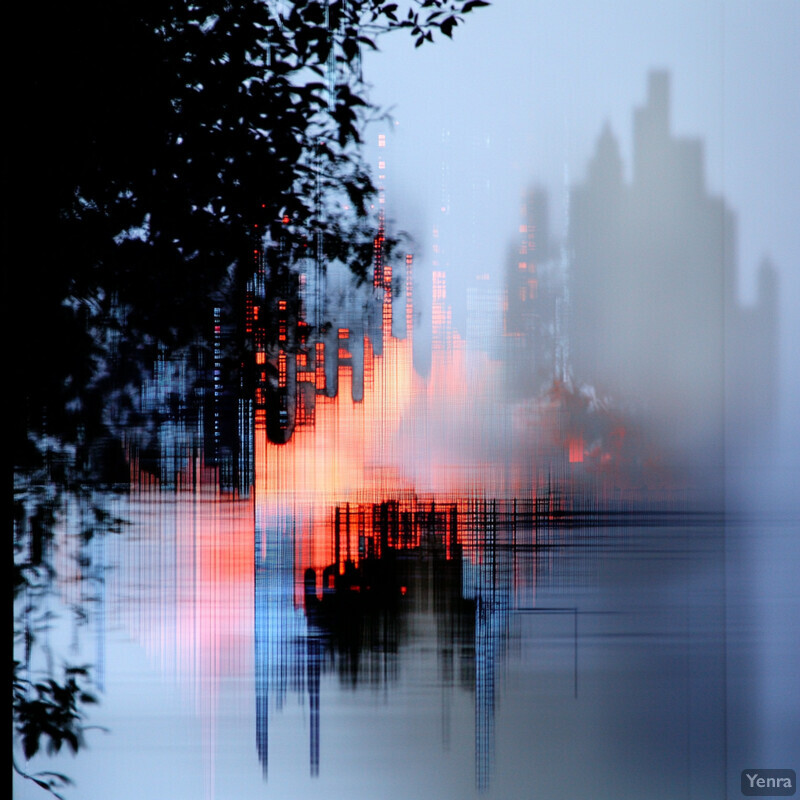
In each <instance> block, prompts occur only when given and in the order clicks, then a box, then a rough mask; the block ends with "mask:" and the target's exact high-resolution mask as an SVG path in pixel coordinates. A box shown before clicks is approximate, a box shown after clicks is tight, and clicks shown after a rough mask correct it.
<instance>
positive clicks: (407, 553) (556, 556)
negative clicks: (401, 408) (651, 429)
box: [20, 490, 725, 798]
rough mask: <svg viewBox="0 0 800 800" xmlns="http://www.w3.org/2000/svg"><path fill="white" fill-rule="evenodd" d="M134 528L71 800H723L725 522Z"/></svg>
mask: <svg viewBox="0 0 800 800" xmlns="http://www.w3.org/2000/svg"><path fill="white" fill-rule="evenodd" d="M126 510H127V512H128V513H129V514H131V516H132V518H133V519H135V523H134V525H133V529H132V530H131V531H130V532H129V533H128V535H127V536H126V537H125V538H124V539H123V538H116V539H112V540H110V541H109V546H108V548H107V551H106V552H105V553H102V554H100V553H98V554H97V558H98V563H97V564H96V565H95V568H96V569H100V570H102V569H105V570H106V574H107V576H108V577H107V580H106V581H105V584H104V587H103V603H102V611H101V609H100V606H98V607H96V608H95V610H94V611H93V613H97V614H100V613H102V614H103V619H102V626H101V628H99V629H96V634H95V636H96V638H95V642H97V641H100V640H103V641H105V642H106V644H105V652H101V651H100V650H98V651H97V652H98V654H99V656H100V660H101V662H102V663H101V666H102V667H103V668H104V669H105V672H106V673H107V674H108V675H109V678H108V683H109V689H108V692H107V694H106V696H105V697H104V700H103V705H102V706H101V707H100V709H99V714H98V717H99V719H98V722H102V721H103V720H108V724H109V725H110V727H112V729H113V731H112V733H111V734H110V735H108V736H101V735H97V736H94V737H92V739H91V748H90V750H89V751H87V752H86V753H85V754H82V755H81V757H80V758H79V759H77V760H76V761H75V762H73V763H71V764H70V771H71V773H72V774H73V776H74V778H75V779H76V781H77V782H78V786H79V787H80V796H83V797H101V796H107V794H106V792H107V789H108V786H109V785H110V783H109V781H110V779H111V776H112V775H113V776H114V778H113V780H114V782H115V785H118V786H119V791H118V792H117V793H116V794H115V795H114V796H115V797H120V798H124V797H142V796H147V797H168V796H169V797H197V796H203V795H204V796H206V797H218V798H224V797H230V796H232V795H233V796H239V797H256V796H264V794H265V793H266V795H267V796H281V797H286V796H292V797H301V796H308V795H311V794H316V793H321V794H323V795H325V796H334V797H345V796H352V795H357V796H378V797H400V796H408V795H413V796H420V797H423V796H437V797H454V798H455V797H462V796H471V795H473V794H482V795H485V796H487V797H522V796H526V797H527V796H537V795H541V796H545V797H554V796H564V797H590V796H591V797H609V798H611V797H615V798H626V797H631V798H633V797H642V796H647V797H653V798H676V797H698V798H700V797H702V798H712V797H723V796H724V795H725V792H724V784H725V773H724V769H725V765H724V755H725V698H724V675H725V661H724V652H725V651H724V645H725V642H724V625H723V623H724V615H723V610H724V592H723V589H724V587H723V580H722V567H721V564H722V560H721V553H722V542H723V537H722V527H721V525H720V524H718V523H717V522H716V521H713V520H705V519H703V518H687V517H675V518H667V517H665V516H664V515H654V516H652V517H648V516H647V515H644V514H640V515H636V514H633V513H631V514H627V515H618V516H617V517H615V518H611V519H605V518H603V517H602V515H599V514H597V513H596V512H591V513H586V514H584V513H580V512H579V511H575V512H574V513H571V514H569V515H558V514H554V513H552V510H551V509H549V508H544V507H543V504H541V503H540V505H539V508H538V509H537V507H536V505H535V504H528V505H526V506H525V505H523V504H522V503H517V504H516V507H515V504H514V503H513V501H512V502H507V503H499V502H496V501H477V500H471V501H468V500H462V501H459V502H449V503H448V502H432V501H425V500H422V499H419V498H405V499H403V500H394V501H386V502H383V503H378V504H372V503H361V504H350V505H347V504H345V505H344V506H336V507H335V508H333V509H329V508H328V509H325V508H318V507H313V506H310V505H304V504H302V503H296V504H294V505H293V506H290V505H287V504H283V505H278V504H276V503H274V502H273V501H272V500H270V499H269V498H268V497H267V496H266V495H265V494H264V493H256V495H255V499H254V500H246V501H232V500H229V499H225V498H224V497H220V496H218V495H216V493H215V492H212V491H208V490H206V491H202V490H199V491H196V492H191V491H180V492H178V493H175V494H173V493H167V494H164V493H160V492H153V491H152V490H141V491H140V492H139V493H138V494H136V495H134V496H133V497H132V498H131V501H130V506H129V508H127V509H126ZM254 518H255V521H256V522H255V529H253V524H252V521H253V519H254ZM253 530H255V537H253ZM312 533H313V536H314V540H313V546H311V541H312V540H311V534H312ZM141 654H144V657H142V655H141ZM137 734H138V738H137ZM520 787H526V789H525V791H524V792H523V791H522V790H521V788H520ZM20 788H21V790H26V787H20ZM201 792H202V795H201ZM531 793H533V794H531Z"/></svg>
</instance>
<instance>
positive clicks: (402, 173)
mask: <svg viewBox="0 0 800 800" xmlns="http://www.w3.org/2000/svg"><path fill="white" fill-rule="evenodd" d="M798 31H800V6H798V4H796V3H793V2H768V3H759V4H755V3H744V2H706V3H702V4H692V3H682V2H675V3H669V4H666V5H661V4H658V5H657V4H654V3H646V4H637V3H615V4H613V6H612V5H609V4H597V3H591V2H570V3H569V4H567V5H564V4H554V3H511V2H508V1H506V2H503V0H500V1H499V2H495V3H494V4H493V5H492V6H491V7H488V8H482V9H479V10H478V11H476V12H475V13H474V14H472V15H469V16H468V18H467V19H466V24H465V25H463V26H459V27H458V28H456V30H455V33H454V39H453V41H452V42H451V41H447V40H444V41H442V42H440V43H439V44H438V45H437V46H435V47H428V48H426V47H423V48H420V49H419V50H417V51H416V52H414V48H413V46H412V45H410V44H409V43H407V42H404V41H402V40H399V41H391V40H386V41H385V42H382V43H381V46H382V51H381V52H380V53H379V54H377V55H376V56H371V55H370V56H368V57H366V58H365V64H364V70H365V76H366V78H367V80H368V81H369V82H370V83H371V84H372V85H373V91H372V99H373V100H374V101H376V102H377V103H378V104H380V105H381V106H383V107H385V108H389V109H390V111H391V114H392V117H393V121H394V124H393V125H392V127H393V128H394V132H393V135H391V134H390V135H389V136H387V151H386V158H387V178H386V208H387V216H388V217H389V219H390V220H393V221H394V223H395V224H396V226H397V228H398V229H402V230H407V231H409V233H411V235H412V237H413V239H414V241H415V246H414V250H415V263H416V264H417V265H418V266H417V268H416V269H417V272H416V274H417V275H420V276H421V275H422V274H423V271H424V270H430V268H431V260H432V257H431V250H432V231H433V229H434V228H436V229H437V230H438V231H439V239H440V247H441V253H442V260H443V261H444V263H443V264H442V265H441V267H442V268H444V269H445V270H446V272H447V274H448V289H449V288H450V287H451V286H453V287H454V288H455V287H456V286H457V285H458V284H459V283H466V282H467V281H471V280H472V279H474V277H475V275H476V274H480V273H487V272H488V273H490V274H491V275H492V276H493V277H497V278H499V277H500V276H501V275H502V270H503V269H504V264H505V260H506V258H507V252H508V248H509V246H510V245H513V243H514V240H515V239H514V237H515V235H516V233H517V229H518V225H519V222H520V213H519V208H520V205H521V203H522V202H523V199H524V196H525V193H526V192H527V191H528V190H529V189H530V188H531V187H532V186H534V185H541V186H543V187H544V188H545V189H546V190H547V192H548V193H549V197H550V203H549V207H550V216H551V222H550V230H551V236H552V238H553V239H554V240H556V241H557V242H561V241H563V240H564V237H565V229H566V224H567V217H568V215H569V207H568V196H569V191H571V190H572V188H573V187H575V186H576V185H578V184H580V183H582V182H583V180H584V178H585V177H586V174H587V168H588V165H589V162H590V159H591V156H592V154H593V153H594V151H595V148H596V146H597V142H598V139H599V137H600V135H601V132H602V131H603V129H604V127H605V126H606V124H607V125H608V126H610V129H611V131H612V132H613V134H614V136H615V138H616V139H617V141H618V143H619V147H620V155H621V159H622V168H623V178H624V179H625V180H626V181H630V180H631V178H632V172H633V139H632V136H633V111H634V108H636V107H641V106H642V105H643V103H644V101H645V99H646V93H647V76H648V74H649V73H650V72H651V71H652V70H654V69H660V70H665V71H667V72H668V73H669V74H670V80H671V133H672V134H673V135H674V136H677V137H679V138H689V139H694V140H696V141H699V142H701V148H702V154H703V159H704V172H705V183H706V186H707V189H708V192H709V194H710V195H712V196H717V197H721V198H722V199H723V200H724V201H725V203H726V205H727V206H728V207H729V208H730V209H731V211H732V212H733V227H734V230H733V237H732V242H733V246H734V247H735V248H736V252H735V253H734V254H733V259H732V260H733V262H734V263H735V264H736V265H737V266H738V273H739V276H738V280H737V284H738V295H739V299H740V302H742V303H744V304H745V305H748V304H750V303H752V302H753V301H754V300H755V297H756V282H757V273H758V268H759V266H760V264H761V263H762V261H763V260H764V259H765V258H768V259H769V260H770V261H771V262H772V264H773V265H774V266H775V269H776V270H777V273H778V276H779V305H780V348H779V359H780V365H779V392H780V398H779V417H780V424H779V430H780V436H779V438H778V439H777V442H778V452H777V453H776V454H773V455H777V456H778V461H779V463H780V464H781V465H782V467H783V468H784V470H785V469H786V468H787V467H789V468H790V472H793V471H795V470H796V469H797V456H796V446H797V443H798V442H800V422H799V421H798V420H797V419H796V417H797V414H796V409H797V408H800V368H799V367H798V363H797V362H798V359H797V358H796V355H795V353H796V352H797V351H798V349H799V348H800V319H798V318H797V315H796V314H795V313H794V309H795V308H796V307H797V302H798V299H800V274H798V264H800V227H798V226H797V225H796V222H795V220H796V217H797V211H798V200H797V196H796V187H797V186H798V185H800V160H798V159H797V157H796V155H797V142H800V102H798V99H799V98H800V77H799V76H800V71H799V70H797V61H798V59H797V56H798V44H797V42H798V35H797V34H798ZM389 127H390V126H389V125H387V124H382V125H381V124H376V125H375V126H373V127H372V128H371V129H370V135H369V137H368V151H369V152H368V158H370V159H371V160H373V161H374V160H376V159H377V148H375V147H374V145H375V144H376V142H377V133H378V132H379V130H380V131H386V130H388V129H389ZM373 134H374V135H373ZM453 296H454V297H456V298H457V297H458V292H457V291H454V292H453ZM454 318H455V319H456V320H458V319H459V312H458V310H456V311H455V313H454ZM768 458H769V460H770V461H771V460H772V456H771V455H769V456H768ZM787 480H791V479H790V478H789V477H788V476H787ZM787 488H788V486H784V491H782V492H781V493H780V494H781V499H782V500H789V499H790V495H789V493H788V492H787V491H785V490H786V489H787ZM792 502H794V501H793V500H792Z"/></svg>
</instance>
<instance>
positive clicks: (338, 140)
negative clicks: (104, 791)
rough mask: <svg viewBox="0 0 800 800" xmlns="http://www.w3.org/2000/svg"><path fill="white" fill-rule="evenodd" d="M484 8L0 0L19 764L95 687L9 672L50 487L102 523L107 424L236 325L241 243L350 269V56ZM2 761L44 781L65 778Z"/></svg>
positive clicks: (354, 198)
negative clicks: (216, 322)
mask: <svg viewBox="0 0 800 800" xmlns="http://www.w3.org/2000/svg"><path fill="white" fill-rule="evenodd" d="M484 5H488V4H487V3H485V2H482V1H480V0H406V2H404V3H402V4H399V3H387V2H384V0H327V2H320V1H318V0H244V1H243V2H240V3H231V2H228V0H195V2H186V0H118V2H114V3H106V2H100V0H78V2H76V3H71V4H63V3H61V4H56V5H54V6H49V7H48V8H47V9H45V10H43V9H42V8H41V6H38V5H36V4H30V3H16V4H14V5H13V6H12V8H11V9H10V10H9V12H8V20H7V26H8V30H9V31H13V36H14V39H15V43H16V48H15V53H16V54H18V55H15V56H14V59H15V60H13V61H12V60H11V57H9V56H7V58H9V60H8V61H7V63H6V70H7V74H9V75H13V81H11V86H10V87H9V94H10V98H9V104H10V107H11V109H12V114H11V118H10V123H9V124H8V125H7V127H8V133H9V139H8V142H7V145H6V148H5V157H4V173H5V178H6V181H5V183H6V187H7V188H6V204H5V207H6V209H5V215H4V228H5V241H6V247H7V251H8V258H7V264H8V265H9V266H8V268H7V269H6V271H5V296H6V298H7V302H8V312H9V313H8V315H7V324H8V328H9V331H10V334H11V338H10V341H11V343H12V346H11V348H10V349H11V381H10V385H11V386H12V387H13V388H12V420H11V440H12V441H11V444H12V448H11V449H12V462H13V465H14V470H15V498H14V519H13V527H14V565H15V578H14V586H15V601H16V602H17V603H18V604H19V605H21V606H24V607H22V608H21V609H20V608H19V607H18V613H17V615H16V617H15V639H17V641H18V642H19V641H22V642H24V646H23V649H24V655H23V656H22V660H21V661H20V662H19V663H18V664H17V663H15V671H14V682H13V709H14V727H15V734H16V736H17V738H18V740H19V741H20V742H21V744H22V748H23V751H24V755H25V757H26V758H27V757H30V756H32V755H33V754H35V753H36V752H37V751H38V750H39V749H40V746H41V745H42V744H44V745H45V747H46V748H47V749H49V750H51V751H53V752H58V751H59V750H60V749H61V747H62V746H63V745H64V744H66V745H67V746H68V747H69V748H70V749H72V750H73V751H74V752H76V751H77V750H78V749H79V748H80V747H81V745H82V733H83V731H84V730H86V728H85V726H83V722H82V720H83V710H82V706H83V705H84V704H86V703H91V702H94V697H93V696H92V695H91V694H89V693H88V692H86V691H85V690H84V689H83V688H82V687H81V684H80V681H79V679H80V678H83V679H84V680H86V679H88V675H87V673H86V671H85V669H84V668H67V669H66V672H65V675H64V680H63V681H62V682H59V681H56V680H55V679H54V678H52V677H50V678H46V679H44V680H43V681H41V682H38V683H32V682H31V681H27V680H23V679H22V678H19V677H18V675H19V670H18V667H19V668H20V670H21V669H27V668H28V667H29V665H30V663H31V651H32V649H33V648H34V646H35V643H36V637H35V636H34V634H33V627H34V626H33V624H32V622H31V620H32V619H34V618H35V616H36V614H37V613H38V609H39V606H38V603H39V601H40V600H41V598H42V597H43V596H44V595H45V594H46V593H47V592H48V591H49V587H50V585H51V583H52V581H53V580H54V579H55V578H56V577H57V576H56V573H55V570H54V567H53V563H52V560H51V557H50V551H51V544H52V538H53V534H54V527H55V525H56V522H57V520H58V518H59V515H60V514H61V513H62V511H63V508H64V503H65V497H67V496H75V497H78V498H80V499H81V502H83V503H84V505H85V507H86V508H88V509H90V511H89V513H88V515H87V516H88V518H89V523H88V524H87V527H86V529H85V530H84V531H83V533H82V536H83V537H84V539H85V540H86V541H88V540H89V539H90V538H91V537H92V535H94V534H95V533H96V532H98V531H103V530H118V529H119V527H120V524H121V522H120V520H117V519H116V518H113V517H111V516H109V514H108V512H107V511H105V510H104V509H103V508H102V505H96V504H95V503H94V500H93V499H92V492H93V490H95V489H107V488H114V487H115V486H119V485H120V484H124V483H125V481H126V476H127V471H126V465H125V462H124V456H123V451H122V448H121V444H120V441H119V439H118V437H117V435H116V433H118V431H116V430H115V428H116V427H117V426H118V425H120V424H124V423H127V422H130V421H136V403H135V397H136V389H137V387H138V385H139V383H140V381H141V379H142V377H143V376H144V375H146V374H147V372H148V371H149V370H150V368H151V367H152V364H153V361H154V359H155V357H156V354H157V353H158V352H164V351H167V352H169V353H179V352H181V351H182V350H186V349H187V348H190V347H199V348H201V349H202V348H205V347H207V346H208V343H207V337H208V335H209V334H210V332H211V327H212V323H211V320H212V314H213V309H214V308H222V309H223V310H224V311H225V313H226V314H227V318H228V321H229V322H231V321H232V322H233V323H234V324H235V323H236V322H237V319H236V310H237V309H239V308H241V307H242V302H241V301H242V296H243V292H244V287H245V285H246V280H247V277H248V275H249V271H250V269H251V267H252V253H253V249H254V245H256V246H260V247H265V248H268V249H269V250H270V258H271V259H272V260H273V263H272V264H271V270H270V275H271V277H272V279H274V280H275V281H276V282H278V283H279V284H280V288H281V291H282V292H285V291H286V290H287V287H288V288H289V289H292V288H293V287H296V280H293V275H292V265H293V263H295V261H296V260H297V258H298V256H299V255H302V254H304V252H305V249H306V248H307V247H308V246H309V243H313V244H314V246H315V248H316V252H318V253H320V255H321V258H322V259H323V261H324V262H325V261H329V260H331V259H338V260H339V261H342V262H344V263H345V264H347V265H348V266H349V267H350V268H351V270H352V271H353V272H354V274H356V275H357V276H359V277H360V278H362V279H363V278H364V277H365V276H366V269H367V266H368V264H369V263H370V258H371V253H372V238H373V236H374V230H373V228H374V225H375V223H374V220H372V219H371V218H370V216H369V214H368V209H369V204H370V199H371V198H372V197H373V195H374V192H375V190H374V187H373V184H372V181H371V178H370V175H369V172H368V170H367V168H366V165H365V164H364V162H363V160H362V158H361V156H360V153H359V145H360V144H361V131H362V129H363V126H364V124H365V122H366V121H367V120H368V119H370V118H372V117H374V116H376V115H377V114H378V113H379V111H378V109H376V108H374V107H373V106H372V105H371V104H370V102H369V100H368V97H367V84H366V83H365V81H364V78H363V76H362V73H361V64H360V52H361V51H362V49H364V48H369V49H377V43H378V40H379V38H380V37H381V36H383V35H384V34H387V33H389V32H391V31H395V30H405V31H406V32H407V33H409V34H410V35H411V36H412V37H413V38H414V42H415V45H416V46H417V47H419V46H421V45H422V44H423V43H424V42H426V41H433V40H434V37H435V36H436V35H438V34H441V35H443V36H446V37H451V36H452V33H453V29H454V28H455V27H456V26H457V25H458V24H460V23H461V22H462V21H463V15H464V14H466V13H469V12H470V11H472V10H473V9H474V8H477V7H479V6H484ZM9 52H10V50H9ZM295 277H296V276H295ZM240 344H241V343H240ZM233 361H234V362H235V361H236V359H233ZM92 517H93V518H92ZM14 768H15V770H16V771H17V772H18V773H19V774H20V775H22V776H23V777H24V778H26V779H29V780H32V781H34V782H35V783H36V784H37V785H38V786H40V787H41V788H42V789H46V790H47V791H50V792H51V793H53V794H55V795H56V796H59V797H60V795H59V794H58V791H57V790H59V789H60V788H62V787H64V786H66V785H68V784H69V780H68V778H67V777H66V776H64V775H60V774H58V773H37V774H35V775H31V774H28V773H27V772H26V771H25V770H24V769H22V768H20V767H18V766H17V764H16V762H15V763H14Z"/></svg>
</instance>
